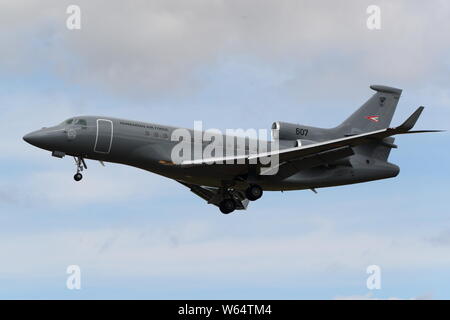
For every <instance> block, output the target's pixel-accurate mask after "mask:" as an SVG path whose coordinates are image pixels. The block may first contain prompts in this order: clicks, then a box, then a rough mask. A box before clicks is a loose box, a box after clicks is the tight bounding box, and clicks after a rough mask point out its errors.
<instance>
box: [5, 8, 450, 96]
mask: <svg viewBox="0 0 450 320" xmlns="http://www.w3.org/2000/svg"><path fill="white" fill-rule="evenodd" d="M68 4H69V2H68V1H39V2H34V3H30V2H29V1H26V2H24V1H15V2H14V4H11V3H10V4H2V10H1V13H0V21H2V22H1V23H2V26H0V27H1V29H0V30H2V31H0V37H1V38H3V40H7V41H3V43H5V42H7V43H10V45H9V46H8V48H9V49H8V48H5V49H7V50H2V52H1V53H0V58H1V59H0V61H1V62H0V64H3V65H5V64H6V66H9V67H10V68H13V69H14V70H22V71H23V72H28V71H27V70H28V68H29V67H32V68H36V67H38V66H40V65H43V66H48V67H49V68H51V69H52V70H53V72H55V73H56V74H59V76H61V77H63V78H64V79H66V81H73V82H74V83H78V84H84V85H86V86H91V85H94V86H96V87H98V88H107V89H111V91H112V92H116V93H119V92H122V93H124V94H130V93H134V94H138V95H143V96H145V97H149V96H154V95H159V94H162V93H163V94H169V93H170V94H179V93H180V92H189V91H191V90H193V89H195V88H196V87H198V86H200V85H205V84H206V83H207V79H206V78H205V77H201V74H202V72H204V70H205V69H207V68H211V67H214V66H216V65H218V64H221V63H223V61H226V60H227V59H229V58H230V57H235V58H236V57H244V58H245V57H248V58H247V60H248V61H253V63H256V64H258V65H261V66H262V65H267V64H269V65H271V67H272V68H274V70H278V72H279V73H284V72H287V71H288V70H289V72H291V73H292V72H293V74H294V78H293V79H292V80H291V81H290V83H291V85H292V91H293V92H295V91H298V88H299V84H303V85H307V86H308V87H309V86H311V87H312V88H313V87H317V86H319V84H321V86H320V87H323V86H324V84H326V87H339V88H341V84H340V82H344V83H348V82H355V79H358V80H356V82H358V83H359V82H364V86H366V85H367V83H370V82H372V81H373V80H377V79H380V80H385V79H389V81H390V82H391V83H423V82H422V81H423V80H422V79H428V78H429V77H428V76H429V75H431V74H434V73H436V74H441V75H442V76H443V75H444V74H443V69H444V68H443V64H444V63H445V61H446V60H445V57H446V53H447V52H448V50H449V46H450V44H449V42H448V41H442V40H443V36H444V35H443V33H442V32H441V31H442V30H448V29H450V10H448V9H449V4H448V3H447V2H445V1H441V2H439V3H437V4H424V3H423V2H419V1H418V2H411V1H397V2H395V3H392V2H390V1H380V2H379V3H378V4H379V5H380V7H381V10H382V11H381V12H382V29H381V30H379V31H370V30H368V29H367V28H366V19H367V13H366V8H367V6H368V5H369V4H372V3H371V2H369V1H367V2H361V1H356V0H355V1H346V2H345V3H338V2H330V1H296V0H291V1H284V2H283V3H282V4H280V3H279V2H277V1H265V2H261V1H257V0H250V1H220V0H215V1H204V0H194V1H189V2H179V1H173V0H169V1H167V0H154V1H143V0H140V1H135V2H133V5H130V6H125V7H124V6H123V5H122V3H121V2H120V1H104V0H101V1H95V2H93V1H79V2H78V4H79V6H80V7H81V10H82V30H80V31H68V30H67V29H66V28H65V19H66V18H67V15H66V13H65V9H66V7H67V5H68ZM25 7H26V8H27V9H26V10H24V9H23V8H25ZM255 8H257V9H255ZM11 17H14V19H12V18H11ZM430 20H432V21H433V23H432V24H431V23H429V21H430ZM11 29H14V30H15V31H16V32H14V33H11V32H9V31H8V30H11ZM12 35H14V37H13V36H12ZM32 37H33V38H35V39H36V40H34V41H24V40H26V39H30V38H32ZM31 55H32V57H31ZM306 79H307V80H308V81H305V80H306ZM205 81H206V82H205ZM308 84H309V85H308ZM294 88H296V90H293V89H294ZM118 89H120V90H118ZM304 91H305V92H309V91H310V90H309V89H308V88H305V90H304Z"/></svg>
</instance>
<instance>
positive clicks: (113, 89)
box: [0, 0, 450, 299]
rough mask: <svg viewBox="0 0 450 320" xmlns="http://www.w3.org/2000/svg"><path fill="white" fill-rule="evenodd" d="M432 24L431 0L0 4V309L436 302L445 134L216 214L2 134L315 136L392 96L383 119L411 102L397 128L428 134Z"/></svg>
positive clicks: (129, 174)
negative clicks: (304, 128) (393, 105)
mask: <svg viewBox="0 0 450 320" xmlns="http://www.w3.org/2000/svg"><path fill="white" fill-rule="evenodd" d="M72 4H75V5H78V6H79V7H80V9H81V29H79V30H69V29H68V28H67V27H66V20H67V19H68V17H69V14H67V13H66V9H67V7H68V6H69V5H72ZM369 5H377V6H379V8H380V10H381V16H380V17H381V29H379V30H370V29H368V28H367V25H366V21H367V19H368V17H369V14H368V13H367V12H366V9H367V7H368V6H369ZM448 30H450V3H449V2H448V1H444V0H442V1H438V0H435V1H428V2H426V3H425V2H423V1H406V0H404V1H401V0H396V1H372V0H371V1H364V0H363V1H361V0H358V1H356V0H352V1H323V0H322V1H320V0H319V1H300V0H296V1H294V0H286V1H282V2H280V1H274V0H268V1H257V0H245V1H237V0H229V1H224V0H209V1H206V0H188V1H174V0H164V1H163V0H150V1H148V0H147V1H143V0H136V1H133V2H130V3H128V2H127V3H124V2H123V1H115V0H114V1H106V0H95V1H65V0H58V1H56V0H54V1H50V0H41V1H32V0H31V1H30V0H27V1H25V0H16V1H5V0H0V119H1V120H2V125H1V126H0V146H1V152H0V167H1V169H0V172H1V178H0V298H2V299H17V298H19V299H449V298H450V272H449V270H450V218H449V217H450V210H449V206H448V196H449V191H450V190H449V184H448V180H449V178H450V172H449V169H448V162H449V161H450V151H449V148H448V147H449V136H448V133H439V134H424V135H408V136H407V135H403V136H400V137H397V139H396V144H398V145H399V148H398V149H395V150H393V151H392V153H391V156H390V158H389V159H390V161H391V162H393V163H395V164H397V165H399V166H400V168H401V171H400V174H399V176H397V177H396V178H394V179H388V180H384V181H377V182H370V183H364V184H358V185H350V186H343V187H337V188H329V189H319V190H318V194H314V193H313V192H311V191H292V192H285V193H280V192H266V193H265V194H264V196H263V198H262V199H260V200H258V201H256V202H252V203H251V204H250V206H249V208H248V210H246V211H238V212H235V213H234V214H231V215H222V214H221V213H220V212H219V211H218V209H217V208H216V207H214V206H212V205H208V204H206V203H205V201H203V200H202V199H200V198H198V197H197V196H195V195H194V194H192V193H191V192H190V191H189V190H188V189H187V188H185V187H184V186H182V185H180V184H178V183H176V182H174V181H171V180H168V179H166V178H164V177H160V176H157V175H155V174H152V173H148V172H145V171H142V170H139V169H136V168H132V167H126V166H122V165H116V164H109V163H106V166H105V167H102V166H101V165H100V164H99V163H97V162H93V161H88V167H89V169H88V170H87V171H86V172H85V174H84V178H83V180H82V182H80V183H76V182H74V180H73V179H72V176H73V174H74V172H75V166H74V163H73V161H72V159H70V158H67V157H66V158H64V159H57V158H52V157H51V155H50V154H49V152H47V151H44V150H40V149H36V148H34V147H32V146H31V145H28V144H26V143H25V142H24V141H23V140H22V137H23V135H25V134H26V133H28V132H30V131H34V130H36V129H39V128H41V127H44V126H51V125H55V124H57V123H60V122H61V121H63V120H64V119H67V118H69V117H72V116H74V115H82V114H95V115H105V116H111V117H120V118H126V119H131V120H142V121H147V122H152V123H160V124H167V125H174V126H181V127H188V128H192V126H193V123H194V121H197V120H201V121H203V126H204V128H219V129H225V128H244V129H247V128H256V129H269V128H270V126H271V124H272V122H274V121H278V120H279V121H287V122H293V123H301V124H306V125H312V126H318V127H332V126H335V125H337V124H339V123H340V122H341V121H342V120H343V119H345V118H347V116H348V115H349V114H351V113H352V112H353V111H354V110H355V109H356V108H358V107H359V106H360V105H361V104H362V103H364V102H365V101H366V100H367V99H368V98H369V97H370V96H371V95H372V93H373V91H372V90H370V89H369V86H370V85H371V84H383V85H389V86H394V87H398V88H402V89H403V94H402V97H401V99H400V102H399V104H398V107H397V112H396V114H395V116H394V119H393V124H394V125H396V124H400V123H401V122H402V121H403V120H404V119H406V117H407V116H408V115H409V114H411V113H412V112H413V111H414V110H415V109H416V108H417V107H418V106H420V105H424V106H425V111H424V113H423V114H422V117H421V118H420V119H419V121H418V123H417V129H444V130H448V129H450V126H449V120H448V119H449V117H450V89H449V84H450V76H449V75H450V73H449V71H450V41H449V40H448V34H447V33H448V32H447V31H448ZM70 265H78V266H79V267H80V270H81V289H80V290H69V289H68V288H67V286H66V281H67V278H68V276H69V275H68V274H67V273H66V270H67V267H68V266H70ZM370 265H377V266H379V267H380V269H381V288H380V289H378V290H370V289H368V288H367V286H366V281H367V278H368V277H369V275H368V274H367V273H366V269H367V267H368V266H370Z"/></svg>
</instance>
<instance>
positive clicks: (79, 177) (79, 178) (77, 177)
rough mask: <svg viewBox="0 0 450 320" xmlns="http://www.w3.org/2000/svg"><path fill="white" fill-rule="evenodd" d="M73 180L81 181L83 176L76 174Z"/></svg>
mask: <svg viewBox="0 0 450 320" xmlns="http://www.w3.org/2000/svg"><path fill="white" fill-rule="evenodd" d="M73 179H74V180H75V181H80V180H81V179H83V175H82V174H81V173H76V174H75V175H74V176H73Z"/></svg>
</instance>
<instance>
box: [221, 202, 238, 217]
mask: <svg viewBox="0 0 450 320" xmlns="http://www.w3.org/2000/svg"><path fill="white" fill-rule="evenodd" d="M219 209H220V212H222V213H223V214H229V213H232V212H233V211H234V210H236V203H235V202H234V200H233V199H223V200H222V201H221V202H220V204H219Z"/></svg>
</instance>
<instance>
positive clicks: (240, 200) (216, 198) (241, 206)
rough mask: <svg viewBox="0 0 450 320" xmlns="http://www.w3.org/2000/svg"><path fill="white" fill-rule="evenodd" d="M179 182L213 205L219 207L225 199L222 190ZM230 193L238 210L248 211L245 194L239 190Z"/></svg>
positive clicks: (247, 201)
mask: <svg viewBox="0 0 450 320" xmlns="http://www.w3.org/2000/svg"><path fill="white" fill-rule="evenodd" d="M177 181H178V180H177ZM178 182H179V183H181V184H182V185H184V186H186V187H188V188H189V189H190V190H191V191H192V192H193V193H194V194H196V195H197V196H199V197H200V198H203V199H204V200H206V201H207V202H208V203H210V204H213V205H215V206H217V207H218V206H219V203H220V202H221V201H222V200H223V199H224V197H223V192H222V190H221V189H220V188H214V187H206V186H199V185H196V184H190V183H185V182H183V181H178ZM229 193H230V194H231V196H232V197H233V199H234V200H235V203H236V210H245V209H247V206H248V203H249V200H248V199H247V198H246V196H245V194H244V192H242V191H239V190H230V191H229Z"/></svg>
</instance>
